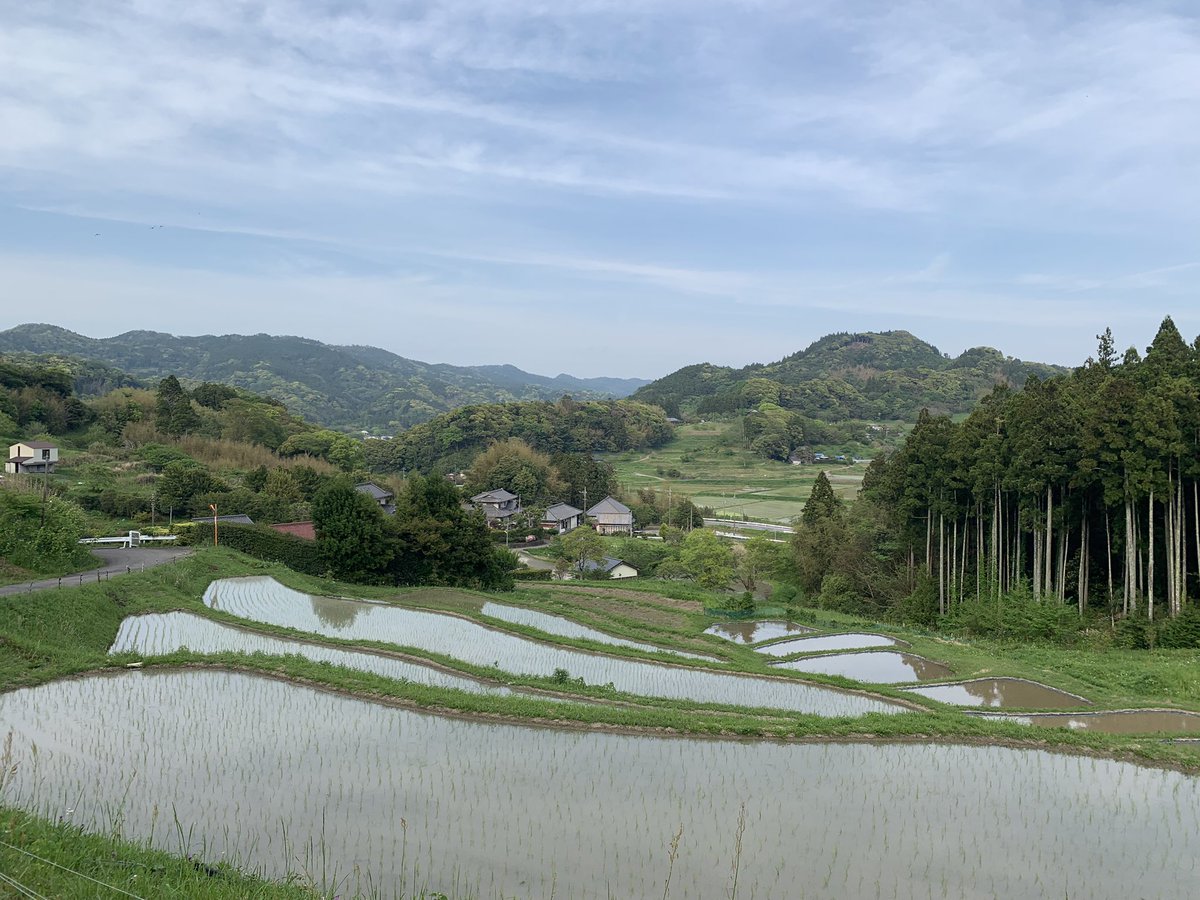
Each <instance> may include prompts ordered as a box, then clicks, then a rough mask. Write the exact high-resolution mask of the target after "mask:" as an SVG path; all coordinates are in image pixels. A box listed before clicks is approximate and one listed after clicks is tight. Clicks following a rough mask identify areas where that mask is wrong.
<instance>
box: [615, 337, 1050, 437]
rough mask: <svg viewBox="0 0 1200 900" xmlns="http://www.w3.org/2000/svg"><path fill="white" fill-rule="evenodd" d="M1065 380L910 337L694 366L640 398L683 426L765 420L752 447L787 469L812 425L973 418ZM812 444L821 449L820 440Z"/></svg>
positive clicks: (823, 343) (751, 432) (981, 350)
mask: <svg viewBox="0 0 1200 900" xmlns="http://www.w3.org/2000/svg"><path fill="white" fill-rule="evenodd" d="M1056 371H1061V370H1058V369H1055V368H1054V367H1051V366H1043V365H1039V364H1036V363H1024V362H1021V361H1020V360H1015V359H1012V358H1009V357H1005V356H1003V355H1002V354H1001V353H999V352H997V351H995V350H992V349H991V348H987V347H977V348H975V349H973V350H968V351H966V352H965V353H963V354H962V355H961V356H959V357H957V358H955V359H950V358H948V357H945V356H943V355H942V354H941V353H940V352H939V351H938V350H937V348H936V347H933V346H931V345H929V344H926V343H925V342H923V341H920V340H918V339H917V338H915V337H913V336H912V335H911V334H909V333H908V332H906V331H889V332H883V333H867V334H849V333H843V334H831V335H828V336H827V337H824V338H821V340H819V341H817V342H816V343H814V344H813V345H812V346H810V347H809V348H808V349H806V350H803V351H801V352H799V353H796V354H793V355H792V356H789V357H786V358H784V359H782V360H780V361H779V362H776V363H770V364H768V365H759V364H755V365H750V366H746V367H745V368H743V369H737V370H735V369H728V368H723V367H720V366H712V365H709V364H707V363H705V364H702V365H695V366H687V367H685V368H683V369H680V370H679V371H677V372H674V373H672V374H670V375H668V376H666V377H665V378H660V379H659V380H658V381H655V382H652V383H651V384H649V385H646V386H645V387H643V388H640V389H639V390H638V391H636V392H635V393H634V395H633V396H634V399H637V400H643V401H645V402H647V403H656V404H658V405H660V406H662V407H663V408H664V409H666V410H667V411H668V413H670V414H671V415H675V416H678V415H680V414H681V413H694V414H697V415H714V414H715V415H722V414H731V413H737V412H742V413H746V412H748V411H750V410H756V412H754V413H750V414H749V415H748V416H747V439H748V440H750V441H752V442H753V441H757V442H758V443H757V444H753V443H752V446H754V449H755V450H757V451H759V452H760V453H762V454H763V455H764V456H766V457H768V458H771V459H786V458H787V455H788V453H789V452H791V451H792V450H794V449H795V448H796V447H797V446H798V445H799V440H798V438H799V437H800V436H799V435H798V434H797V430H799V429H802V428H803V425H804V422H805V419H808V420H820V421H825V422H838V421H845V420H849V419H858V420H864V421H878V420H892V419H908V420H910V421H911V420H912V419H913V418H915V417H916V415H917V412H918V411H919V410H920V409H921V408H923V407H928V408H930V409H932V410H935V411H937V412H942V413H958V412H966V411H968V410H970V409H971V408H972V407H973V406H974V404H975V402H976V401H977V400H978V398H979V397H980V396H982V395H983V394H985V393H987V391H989V390H990V389H991V388H992V387H993V386H994V385H996V384H998V383H1000V384H1010V385H1014V386H1017V387H1019V386H1021V385H1022V384H1023V383H1024V382H1025V380H1026V378H1028V377H1029V375H1031V374H1039V375H1042V376H1048V375H1053V374H1054V373H1055V372H1056ZM781 413H783V414H781ZM788 414H791V415H792V416H794V417H789V416H788ZM807 440H808V441H809V442H810V443H812V442H815V443H821V441H820V440H819V439H817V438H814V437H813V436H812V435H809V436H808V437H807Z"/></svg>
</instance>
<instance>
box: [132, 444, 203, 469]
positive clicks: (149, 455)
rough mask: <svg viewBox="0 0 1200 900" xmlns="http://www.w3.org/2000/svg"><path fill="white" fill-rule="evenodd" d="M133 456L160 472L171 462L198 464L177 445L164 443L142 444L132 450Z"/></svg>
mask: <svg viewBox="0 0 1200 900" xmlns="http://www.w3.org/2000/svg"><path fill="white" fill-rule="evenodd" d="M134 456H135V457H136V458H137V459H140V460H141V461H142V462H144V463H145V464H146V465H148V466H149V467H150V468H151V469H153V470H154V471H156V472H161V471H162V470H163V469H165V468H166V467H167V466H168V465H169V464H171V463H173V462H181V463H185V464H186V463H190V464H192V465H199V463H197V462H196V460H194V459H192V458H191V457H190V456H188V455H187V454H186V453H184V452H183V451H182V450H180V449H179V448H178V447H168V446H167V445H166V444H143V445H142V446H141V447H139V448H138V449H137V450H136V451H135V452H134Z"/></svg>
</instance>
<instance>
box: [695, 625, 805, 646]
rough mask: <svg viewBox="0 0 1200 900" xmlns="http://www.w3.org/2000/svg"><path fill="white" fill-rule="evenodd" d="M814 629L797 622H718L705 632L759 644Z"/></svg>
mask: <svg viewBox="0 0 1200 900" xmlns="http://www.w3.org/2000/svg"><path fill="white" fill-rule="evenodd" d="M813 630H814V629H812V628H809V627H807V626H805V625H799V624H797V623H795V622H782V621H765V622H717V623H716V624H715V625H710V626H709V627H708V628H705V629H704V633H705V634H715V635H716V636H717V637H722V638H725V640H727V641H733V642H734V643H735V644H757V643H758V642H759V641H770V640H774V639H775V638H781V637H787V636H788V635H789V634H804V633H805V632H807V631H813Z"/></svg>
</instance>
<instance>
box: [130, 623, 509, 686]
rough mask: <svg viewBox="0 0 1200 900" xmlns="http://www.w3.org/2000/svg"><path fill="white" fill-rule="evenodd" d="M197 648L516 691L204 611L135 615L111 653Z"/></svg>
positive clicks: (397, 677)
mask: <svg viewBox="0 0 1200 900" xmlns="http://www.w3.org/2000/svg"><path fill="white" fill-rule="evenodd" d="M183 649H187V650H191V651H192V652H194V653H265V654H267V655H268V656H288V655H295V656H303V657H304V658H305V659H310V660H312V661H314V662H325V663H330V664H331V665H335V666H341V667H342V668H346V669H354V670H355V671H358V672H370V673H371V674H373V675H382V676H383V677H384V678H392V679H395V680H397V681H408V682H412V683H413V684H425V685H431V686H433V687H448V688H457V689H458V690H460V691H469V692H471V693H473V694H494V695H508V694H511V693H513V692H512V691H511V690H510V689H509V688H507V687H504V686H503V685H496V684H486V683H484V682H482V681H477V680H475V679H474V678H464V677H463V676H461V675H452V674H451V673H449V672H443V671H442V670H440V669H436V668H434V667H432V666H423V665H420V664H418V663H414V662H408V661H406V660H402V659H395V658H393V657H390V656H384V655H382V654H379V653H368V652H366V651H359V650H340V649H338V648H336V647H322V646H320V645H318V644H308V643H305V642H303V641H293V640H288V639H287V638H278V637H273V636H271V635H266V634H255V633H253V632H249V631H245V630H243V629H241V628H234V627H233V626H231V625H226V624H224V623H222V622H214V621H212V620H211V619H205V618H204V617H203V616H197V615H193V614H192V613H186V612H172V613H151V614H148V615H144V616H130V617H129V618H128V619H125V620H124V621H123V622H122V623H121V627H120V629H119V630H118V631H117V637H116V640H114V641H113V645H112V647H110V648H109V651H108V652H109V653H126V652H134V653H140V654H142V655H143V656H163V655H166V654H168V653H174V652H175V651H177V650H183Z"/></svg>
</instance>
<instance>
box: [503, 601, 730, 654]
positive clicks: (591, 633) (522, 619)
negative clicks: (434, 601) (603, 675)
mask: <svg viewBox="0 0 1200 900" xmlns="http://www.w3.org/2000/svg"><path fill="white" fill-rule="evenodd" d="M480 612H482V613H483V614H484V615H485V616H491V617H492V618H493V619H500V620H501V621H503V622H513V623H514V624H517V625H527V626H529V627H530V628H536V629H537V630H538V631H544V632H545V633H546V634H552V635H554V636H556V637H566V638H582V639H584V640H589V641H595V642H596V643H598V644H608V645H610V646H613V647H629V648H630V649H632V650H641V651H642V652H643V653H669V654H671V655H672V656H683V657H686V658H688V659H702V660H704V661H705V662H720V661H721V660H719V659H717V658H716V657H714V656H704V655H702V654H699V653H687V652H685V651H683V650H671V649H668V648H666V647H655V646H654V645H653V644H642V643H639V642H638V641H629V640H626V639H625V638H619V637H614V636H613V635H611V634H605V633H604V632H603V631H597V630H596V629H595V628H589V627H588V626H587V625H582V624H580V623H579V622H573V621H571V620H570V619H565V618H563V617H562V616H552V615H550V614H548V613H544V612H538V611H537V610H532V609H525V608H523V607H520V606H505V605H504V604H501V603H492V602H490V601H489V602H486V603H484V604H483V607H482V608H481V610H480Z"/></svg>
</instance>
